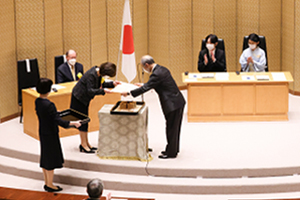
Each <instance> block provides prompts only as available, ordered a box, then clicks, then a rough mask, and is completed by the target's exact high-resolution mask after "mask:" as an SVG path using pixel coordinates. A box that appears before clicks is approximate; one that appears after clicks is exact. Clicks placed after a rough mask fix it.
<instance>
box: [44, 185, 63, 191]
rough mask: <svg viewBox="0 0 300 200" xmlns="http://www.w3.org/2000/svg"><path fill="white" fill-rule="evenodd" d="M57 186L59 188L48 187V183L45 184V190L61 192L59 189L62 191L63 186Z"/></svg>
mask: <svg viewBox="0 0 300 200" xmlns="http://www.w3.org/2000/svg"><path fill="white" fill-rule="evenodd" d="M56 187H57V189H53V188H51V187H48V186H47V185H44V189H45V191H47V192H59V191H62V190H63V189H62V188H61V187H59V186H56Z"/></svg>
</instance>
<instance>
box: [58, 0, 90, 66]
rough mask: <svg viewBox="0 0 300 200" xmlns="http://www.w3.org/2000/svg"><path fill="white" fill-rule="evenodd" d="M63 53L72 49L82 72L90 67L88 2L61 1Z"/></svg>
mask: <svg viewBox="0 0 300 200" xmlns="http://www.w3.org/2000/svg"><path fill="white" fill-rule="evenodd" d="M63 33H64V34H63V38H64V52H66V51H68V50H69V49H74V50H75V51H76V52H77V61H78V62H80V63H82V64H83V66H84V71H87V70H88V69H90V68H91V67H92V66H91V37H90V1H89V0H63Z"/></svg>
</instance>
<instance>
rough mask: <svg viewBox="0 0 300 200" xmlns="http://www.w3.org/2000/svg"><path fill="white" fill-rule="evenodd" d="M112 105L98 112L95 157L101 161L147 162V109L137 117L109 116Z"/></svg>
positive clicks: (149, 158) (142, 110) (105, 106)
mask: <svg viewBox="0 0 300 200" xmlns="http://www.w3.org/2000/svg"><path fill="white" fill-rule="evenodd" d="M113 107H114V105H112V104H106V105H104V106H103V107H102V108H101V110H99V112H98V115H99V123H100V130H99V138H98V151H97V155H98V156H99V157H100V158H102V159H118V160H140V161H147V160H148V161H149V160H151V159H152V158H151V156H150V155H149V154H148V135H147V130H148V107H147V106H144V107H143V108H142V109H141V110H140V112H139V113H138V114H137V115H121V114H110V111H111V109H112V108H113Z"/></svg>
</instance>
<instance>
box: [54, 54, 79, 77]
mask: <svg viewBox="0 0 300 200" xmlns="http://www.w3.org/2000/svg"><path fill="white" fill-rule="evenodd" d="M76 57H77V55H76V52H75V51H74V50H69V51H67V53H66V58H67V62H65V63H63V64H61V65H60V66H59V67H58V68H57V83H65V82H71V81H75V80H78V79H80V78H81V76H82V75H83V66H82V64H80V63H78V62H76Z"/></svg>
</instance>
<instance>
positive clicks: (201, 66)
mask: <svg viewBox="0 0 300 200" xmlns="http://www.w3.org/2000/svg"><path fill="white" fill-rule="evenodd" d="M205 44H206V46H205V48H204V49H203V50H202V51H200V53H199V59H198V71H199V72H226V62H225V53H224V51H223V50H221V49H218V48H216V47H217V45H218V37H217V36H216V35H213V34H209V35H208V36H206V38H205Z"/></svg>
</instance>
